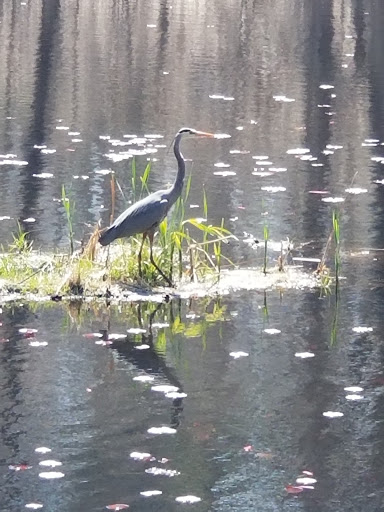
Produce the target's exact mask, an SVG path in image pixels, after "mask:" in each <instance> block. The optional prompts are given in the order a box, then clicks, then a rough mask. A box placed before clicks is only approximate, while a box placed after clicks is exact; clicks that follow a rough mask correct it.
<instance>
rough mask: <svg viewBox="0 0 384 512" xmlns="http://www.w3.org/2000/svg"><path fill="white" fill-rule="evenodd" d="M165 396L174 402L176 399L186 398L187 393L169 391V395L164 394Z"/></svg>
mask: <svg viewBox="0 0 384 512" xmlns="http://www.w3.org/2000/svg"><path fill="white" fill-rule="evenodd" d="M165 396H166V397H167V398H172V400H175V399H176V398H186V397H187V396H188V395H187V393H181V392H180V391H171V392H170V393H165Z"/></svg>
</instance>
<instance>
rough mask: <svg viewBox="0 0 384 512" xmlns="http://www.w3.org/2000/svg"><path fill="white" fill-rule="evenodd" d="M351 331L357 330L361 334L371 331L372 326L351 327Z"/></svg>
mask: <svg viewBox="0 0 384 512" xmlns="http://www.w3.org/2000/svg"><path fill="white" fill-rule="evenodd" d="M352 331H353V332H357V333H359V334H363V333H366V332H372V331H373V328H372V327H361V326H359V327H353V329H352Z"/></svg>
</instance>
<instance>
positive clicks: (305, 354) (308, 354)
mask: <svg viewBox="0 0 384 512" xmlns="http://www.w3.org/2000/svg"><path fill="white" fill-rule="evenodd" d="M295 357H300V359H307V358H309V357H315V354H314V353H313V352H296V354H295Z"/></svg>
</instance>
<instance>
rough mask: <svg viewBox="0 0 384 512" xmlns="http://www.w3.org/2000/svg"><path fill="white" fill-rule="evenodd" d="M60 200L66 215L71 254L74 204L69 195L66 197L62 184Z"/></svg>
mask: <svg viewBox="0 0 384 512" xmlns="http://www.w3.org/2000/svg"><path fill="white" fill-rule="evenodd" d="M61 201H62V203H63V206H64V210H65V214H66V217H67V226H68V237H69V248H70V254H73V251H74V243H73V240H74V235H73V224H72V216H73V212H74V204H73V203H71V201H70V199H69V197H67V194H66V191H65V186H64V185H62V187H61Z"/></svg>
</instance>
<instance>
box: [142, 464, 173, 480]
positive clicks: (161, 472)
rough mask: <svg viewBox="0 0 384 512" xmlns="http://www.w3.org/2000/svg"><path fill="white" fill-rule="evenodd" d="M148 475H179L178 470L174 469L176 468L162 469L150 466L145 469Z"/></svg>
mask: <svg viewBox="0 0 384 512" xmlns="http://www.w3.org/2000/svg"><path fill="white" fill-rule="evenodd" d="M145 472H146V473H148V475H154V476H168V477H170V478H172V477H173V476H177V475H180V472H179V471H176V469H164V468H157V467H155V466H154V467H152V468H148V469H146V470H145Z"/></svg>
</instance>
